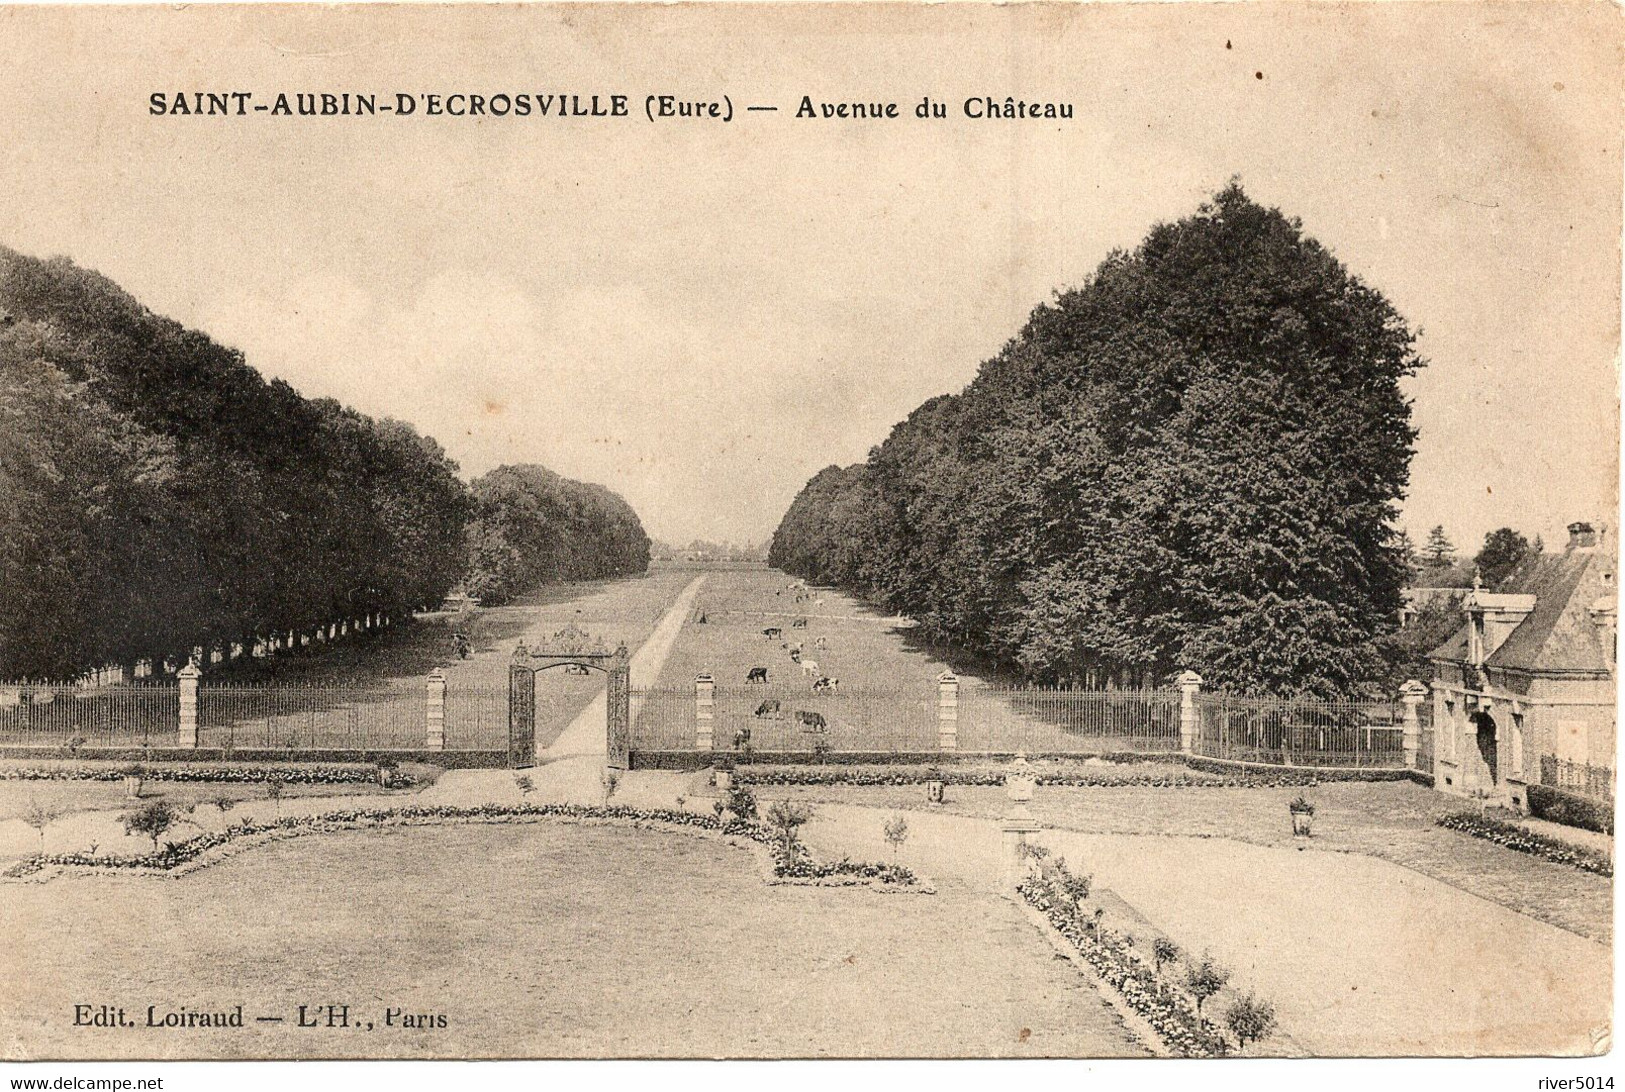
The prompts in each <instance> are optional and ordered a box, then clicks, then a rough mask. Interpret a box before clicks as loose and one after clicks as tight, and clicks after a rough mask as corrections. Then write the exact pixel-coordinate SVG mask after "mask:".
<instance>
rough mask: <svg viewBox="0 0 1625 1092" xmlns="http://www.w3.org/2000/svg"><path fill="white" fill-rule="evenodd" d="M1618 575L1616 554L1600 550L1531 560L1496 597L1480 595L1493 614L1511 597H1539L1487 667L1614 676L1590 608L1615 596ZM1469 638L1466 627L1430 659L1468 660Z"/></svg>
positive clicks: (1606, 644) (1574, 550) (1606, 646)
mask: <svg viewBox="0 0 1625 1092" xmlns="http://www.w3.org/2000/svg"><path fill="white" fill-rule="evenodd" d="M1614 570H1615V559H1614V557H1613V555H1612V553H1611V552H1610V551H1607V550H1605V549H1603V548H1601V547H1596V548H1571V549H1569V550H1567V551H1565V552H1564V553H1561V554H1540V555H1537V556H1535V557H1531V558H1528V559H1526V560H1525V561H1524V562H1523V564H1521V565H1520V566H1518V568H1517V569H1516V570H1514V572H1513V573H1512V575H1511V576H1510V577H1508V578H1507V580H1506V582H1505V583H1503V584H1502V586H1501V587H1500V588H1499V589H1498V591H1497V593H1496V594H1494V595H1489V594H1482V593H1481V594H1480V598H1481V599H1482V600H1484V601H1485V605H1486V606H1490V607H1491V608H1492V609H1493V608H1494V606H1495V605H1497V604H1498V603H1499V601H1501V600H1503V599H1507V598H1509V597H1511V596H1530V595H1532V596H1534V609H1533V610H1532V611H1530V612H1529V614H1528V615H1526V616H1525V617H1524V619H1523V621H1522V622H1521V623H1520V624H1519V625H1518V626H1517V628H1516V629H1514V630H1513V631H1512V632H1511V633H1510V634H1508V635H1507V638H1506V640H1505V641H1502V642H1501V646H1500V647H1499V648H1497V649H1496V650H1495V651H1494V652H1492V653H1490V655H1489V656H1488V657H1487V658H1486V659H1485V661H1484V666H1485V667H1499V668H1508V669H1512V670H1516V671H1530V672H1550V673H1566V672H1571V671H1579V672H1607V671H1609V670H1611V669H1612V667H1613V664H1612V662H1611V658H1610V657H1611V650H1610V648H1609V642H1608V641H1607V640H1606V639H1605V634H1604V633H1603V631H1602V630H1601V629H1599V627H1598V626H1597V624H1596V622H1595V621H1593V619H1592V617H1591V605H1592V604H1593V603H1595V602H1596V601H1597V600H1598V599H1599V598H1602V597H1605V596H1609V595H1612V594H1614V591H1615V587H1614V583H1615V577H1614ZM1492 601H1493V602H1492ZM1468 602H1469V603H1471V602H1473V600H1472V599H1469V600H1468ZM1525 602H1527V600H1525ZM1467 638H1468V626H1467V625H1465V624H1464V625H1463V626H1462V627H1461V628H1460V629H1458V630H1457V631H1456V632H1455V633H1454V634H1453V635H1452V636H1451V638H1450V640H1448V641H1446V642H1445V643H1444V644H1442V645H1440V646H1439V647H1438V648H1436V649H1434V650H1433V652H1432V653H1430V656H1431V658H1433V659H1436V660H1466V659H1467V645H1468V640H1467Z"/></svg>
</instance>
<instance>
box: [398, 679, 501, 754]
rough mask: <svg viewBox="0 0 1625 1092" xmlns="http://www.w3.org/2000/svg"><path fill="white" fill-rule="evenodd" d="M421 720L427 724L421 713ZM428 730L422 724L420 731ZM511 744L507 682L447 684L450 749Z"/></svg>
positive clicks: (479, 748)
mask: <svg viewBox="0 0 1625 1092" xmlns="http://www.w3.org/2000/svg"><path fill="white" fill-rule="evenodd" d="M420 720H424V721H425V724H426V719H425V718H424V717H422V716H421V715H420ZM424 730H425V728H424V726H423V725H420V727H419V733H420V734H421V733H422V732H423V731H424ZM414 746H422V744H421V743H418V744H414ZM507 746H508V687H507V684H506V683H473V684H454V685H452V686H448V687H447V688H446V750H448V751H485V750H502V749H503V748H505V747H507Z"/></svg>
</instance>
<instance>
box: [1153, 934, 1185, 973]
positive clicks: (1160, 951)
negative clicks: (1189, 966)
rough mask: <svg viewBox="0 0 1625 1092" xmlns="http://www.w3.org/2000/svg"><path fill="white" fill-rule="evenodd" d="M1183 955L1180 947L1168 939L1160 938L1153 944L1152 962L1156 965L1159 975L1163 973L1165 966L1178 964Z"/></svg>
mask: <svg viewBox="0 0 1625 1092" xmlns="http://www.w3.org/2000/svg"><path fill="white" fill-rule="evenodd" d="M1181 954H1182V953H1181V952H1180V949H1179V945H1177V944H1175V943H1174V942H1173V941H1171V940H1169V939H1168V938H1167V937H1158V938H1157V939H1156V940H1153V941H1152V942H1151V960H1152V962H1153V963H1154V964H1155V965H1156V970H1157V972H1158V973H1159V974H1160V973H1161V971H1162V967H1163V964H1165V963H1175V962H1178V960H1179V957H1180V955H1181Z"/></svg>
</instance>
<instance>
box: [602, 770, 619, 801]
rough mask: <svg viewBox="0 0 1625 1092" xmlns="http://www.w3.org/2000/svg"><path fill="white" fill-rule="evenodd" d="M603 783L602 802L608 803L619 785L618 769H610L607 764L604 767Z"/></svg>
mask: <svg viewBox="0 0 1625 1092" xmlns="http://www.w3.org/2000/svg"><path fill="white" fill-rule="evenodd" d="M603 783H604V803H606V804H608V803H609V801H610V798H611V797H612V796H614V795H615V790H616V789H618V788H620V787H621V773H620V771H619V770H613V769H610V768H609V767H608V766H606V767H604V774H603Z"/></svg>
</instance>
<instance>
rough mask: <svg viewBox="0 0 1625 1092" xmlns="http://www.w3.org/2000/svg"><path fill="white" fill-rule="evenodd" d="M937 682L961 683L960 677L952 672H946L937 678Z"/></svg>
mask: <svg viewBox="0 0 1625 1092" xmlns="http://www.w3.org/2000/svg"><path fill="white" fill-rule="evenodd" d="M937 681H938V682H958V681H959V676H958V675H955V674H954V673H953V672H952V671H944V672H943V673H942V674H940V675H938V676H937Z"/></svg>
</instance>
